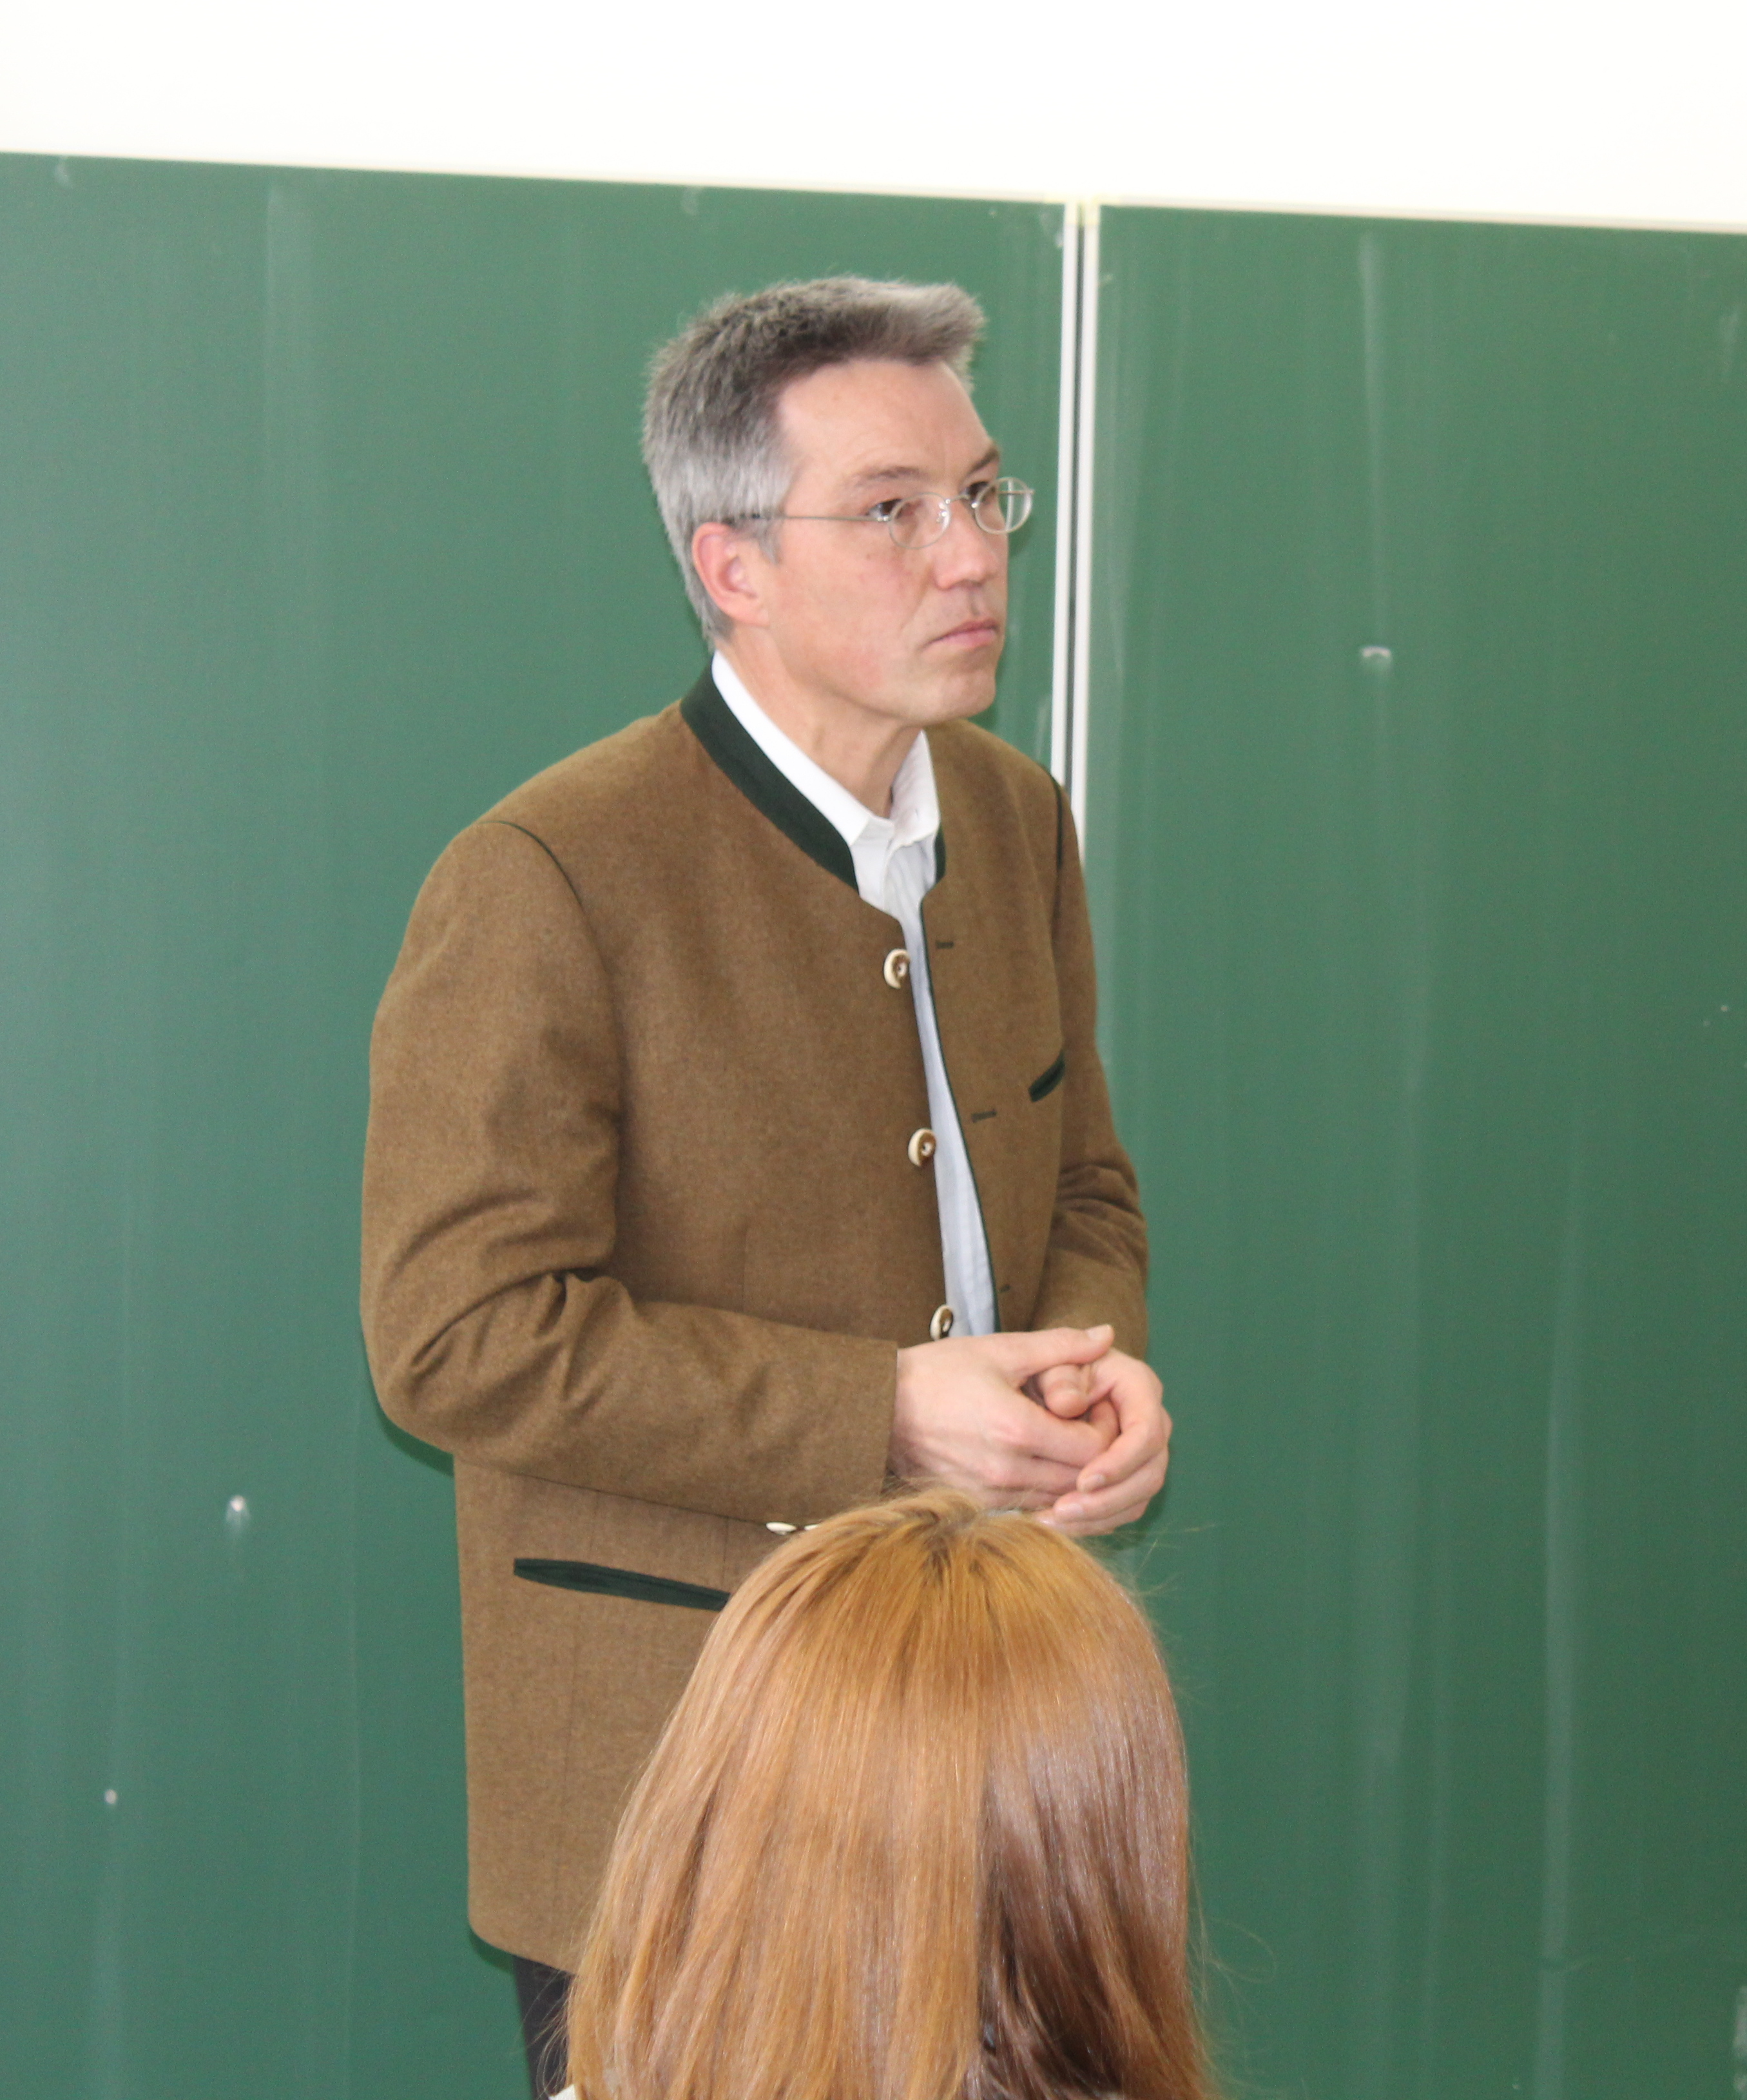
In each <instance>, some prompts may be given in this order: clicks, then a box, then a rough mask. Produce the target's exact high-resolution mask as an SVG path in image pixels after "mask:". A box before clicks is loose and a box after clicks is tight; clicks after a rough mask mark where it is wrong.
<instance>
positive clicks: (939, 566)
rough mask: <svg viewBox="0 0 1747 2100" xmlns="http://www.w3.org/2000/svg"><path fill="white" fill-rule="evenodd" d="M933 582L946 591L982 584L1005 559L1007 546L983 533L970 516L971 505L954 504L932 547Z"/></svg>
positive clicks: (997, 538)
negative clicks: (947, 589) (960, 585)
mask: <svg viewBox="0 0 1747 2100" xmlns="http://www.w3.org/2000/svg"><path fill="white" fill-rule="evenodd" d="M931 552H932V553H933V555H934V558H935V560H934V573H935V582H936V583H938V584H939V585H941V586H942V588H943V589H944V588H945V587H946V586H948V585H953V584H967V583H984V582H986V581H987V580H988V578H989V577H991V576H993V575H994V574H995V573H996V571H997V570H998V569H999V568H1000V567H1001V564H1002V563H1003V562H1005V561H1006V558H1007V543H1006V540H1003V539H1001V538H999V537H998V536H997V535H996V534H994V533H992V532H984V530H983V528H982V527H981V526H980V525H979V524H978V523H977V521H976V520H975V518H973V517H972V516H971V514H970V505H969V504H968V503H966V502H964V501H957V502H955V503H954V504H953V507H952V509H951V510H949V511H948V514H947V525H946V530H945V532H943V533H942V534H941V536H940V538H939V539H938V540H935V543H934V546H933V548H932V549H931Z"/></svg>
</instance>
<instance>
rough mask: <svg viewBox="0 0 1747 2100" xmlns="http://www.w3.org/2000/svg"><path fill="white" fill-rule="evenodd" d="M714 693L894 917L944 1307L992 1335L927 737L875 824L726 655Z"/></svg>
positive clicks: (865, 889) (957, 1323)
mask: <svg viewBox="0 0 1747 2100" xmlns="http://www.w3.org/2000/svg"><path fill="white" fill-rule="evenodd" d="M711 673H712V675H713V676H714V677H715V685H716V690H717V691H718V692H719V694H720V695H722V698H723V699H724V700H725V701H726V702H727V703H728V707H729V708H730V709H731V710H732V711H733V716H734V718H735V720H736V721H737V722H738V723H739V724H740V726H741V728H742V729H743V730H745V731H746V734H747V735H748V736H750V738H751V739H752V740H753V742H754V743H755V744H757V746H758V747H759V750H760V751H762V752H763V754H764V756H765V757H767V758H768V760H769V761H770V762H771V764H772V765H774V766H775V767H776V768H777V771H778V772H779V773H781V774H782V775H783V777H784V778H785V779H786V780H788V781H789V782H790V784H791V785H792V786H794V787H798V788H799V790H800V792H802V794H803V795H804V796H806V797H807V801H809V802H811V803H812V805H813V807H814V808H815V809H816V810H817V811H818V812H819V814H820V815H821V816H822V817H824V818H825V819H826V821H827V822H828V823H830V824H831V825H832V826H834V828H835V829H836V830H838V832H841V833H842V834H843V842H844V844H845V845H847V847H848V848H849V853H850V858H851V860H852V861H853V862H855V868H856V888H857V889H859V890H860V893H861V897H862V901H863V902H865V903H868V904H871V905H873V906H874V907H876V908H877V909H878V910H879V911H886V912H889V913H890V914H891V916H892V917H893V918H894V919H896V920H897V922H898V924H899V925H900V927H902V928H903V929H904V946H905V948H906V949H907V950H908V951H909V958H910V990H911V991H912V993H913V995H914V997H915V1001H916V1030H917V1034H918V1036H919V1037H920V1038H921V1040H922V1070H923V1072H924V1074H926V1078H927V1081H928V1120H929V1123H930V1125H931V1127H932V1129H933V1131H934V1135H935V1155H934V1192H935V1202H936V1203H937V1204H938V1205H939V1207H940V1248H941V1252H942V1254H943V1255H944V1258H945V1264H946V1302H947V1304H948V1305H950V1306H951V1307H952V1308H953V1333H954V1334H955V1335H992V1334H993V1333H994V1332H995V1328H996V1320H995V1280H994V1275H993V1273H992V1270H991V1269H990V1268H989V1260H988V1234H987V1233H985V1232H984V1229H983V1209H982V1206H981V1205H980V1204H979V1202H978V1201H977V1185H976V1182H975V1179H974V1178H973V1176H972V1175H971V1171H970V1154H968V1153H967V1152H966V1149H965V1134H964V1131H963V1129H962V1127H961V1126H960V1123H959V1120H958V1110H957V1107H956V1106H955V1105H954V1103H953V1089H952V1087H951V1084H950V1083H949V1082H948V1079H947V1076H946V1060H945V1058H944V1057H943V1056H942V1055H941V1052H940V1024H939V1022H938V1021H936V1020H935V1011H934V987H933V985H932V983H931V981H930V978H929V974H928V942H927V937H926V934H925V933H924V932H923V929H922V899H923V898H925V897H926V895H927V894H928V893H929V891H930V890H931V889H933V887H934V879H935V839H936V837H937V836H938V835H939V833H940V800H939V798H938V796H936V794H935V784H934V760H933V758H932V757H931V755H930V752H929V750H928V739H927V736H926V733H922V734H919V735H918V737H917V739H916V741H915V743H913V744H912V745H911V746H910V748H909V751H908V752H906V754H905V756H904V763H903V764H902V765H900V767H899V768H898V775H897V778H896V779H895V780H894V781H893V782H892V783H891V815H890V816H889V817H877V816H875V815H874V814H873V811H872V810H870V809H869V808H868V806H867V805H866V804H865V802H859V801H856V797H855V796H853V795H851V793H850V792H849V790H848V789H847V787H844V786H843V783H842V782H841V781H839V780H834V779H832V777H831V775H830V774H829V773H827V772H826V771H825V768H824V767H823V766H822V765H817V764H816V763H815V761H813V760H812V759H811V758H809V757H807V753H806V752H804V751H803V750H802V749H801V748H800V746H799V744H798V743H796V742H795V741H794V739H793V738H792V737H790V736H788V735H785V734H784V732H783V731H782V730H780V729H778V728H777V725H776V723H775V722H773V721H772V720H771V718H770V717H769V716H768V714H766V713H765V712H764V710H763V708H761V707H760V706H759V704H758V702H757V701H756V700H755V699H753V697H752V695H751V694H750V693H749V692H748V691H747V690H746V685H745V682H743V681H742V680H741V677H740V676H739V674H738V673H737V672H736V670H735V669H734V667H733V664H730V663H729V662H728V659H727V658H726V657H725V656H724V655H722V654H721V652H720V651H717V652H716V656H715V662H714V664H712V665H711Z"/></svg>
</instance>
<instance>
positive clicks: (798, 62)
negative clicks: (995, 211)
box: [0, 0, 1747, 227]
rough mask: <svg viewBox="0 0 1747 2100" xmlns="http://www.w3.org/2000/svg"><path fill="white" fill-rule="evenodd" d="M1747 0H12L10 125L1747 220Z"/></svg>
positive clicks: (723, 168) (367, 148)
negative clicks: (947, 1) (1049, 0)
mask: <svg viewBox="0 0 1747 2100" xmlns="http://www.w3.org/2000/svg"><path fill="white" fill-rule="evenodd" d="M1744 90H1747V0H1660V4H1656V3H1655V0H1635V4H1633V5H1631V6H1629V7H1628V6H1625V5H1622V4H1621V0H1438V4H1437V5H1435V6H1428V5H1424V4H1417V3H1416V0H1224V4H1220V0H1203V4H1201V5H1199V6H1198V7H1187V6H1185V5H1182V4H1181V0H1163V4H1153V5H1151V6H1134V5H1124V4H1122V0H1058V5H1056V6H1055V7H1048V8H1046V7H1043V6H1042V5H1041V4H1039V0H1007V4H1006V5H1005V6H1002V7H998V8H997V7H994V6H992V5H991V4H989V0H982V4H980V5H977V6H971V5H970V4H967V0H956V4H953V5H948V6H946V7H942V6H940V5H938V4H935V5H930V4H926V0H884V4H883V5H880V6H878V7H873V6H866V5H863V6H860V7H858V6H856V5H855V4H853V0H752V4H742V5H741V6H739V7H728V6H726V5H724V0H663V4H649V0H614V4H611V5H603V4H598V0H596V4H590V5H579V4H577V0H297V4H288V0H0V148H4V149H11V150H13V151H22V152H52V153H71V154H97V153H116V154H143V155H147V156H152V157H172V158H183V159H193V160H201V159H211V160H244V161H297V162H313V163H317V164H328V165H350V166H369V167H405V168H437V169H460V170H484V171H496V172H503V173H517V174H562V175H594V176H614V177H634V178H654V179H682V180H692V181H699V182H706V183H721V182H750V183H779V184H796V185H812V184H825V185H829V186H842V187H847V188H899V189H920V190H947V191H955V190H956V191H970V192H988V193H1001V194H1013V193H1019V194H1037V195H1047V196H1068V195H1075V196H1103V197H1128V198H1135V199H1146V200H1152V201H1202V202H1228V203H1241V204H1252V205H1255V204H1278V205H1300V206H1308V207H1313V208H1314V207H1330V208H1335V209H1358V210H1386V211H1409V212H1432V213H1456V214H1464V215H1472V216H1493V215H1502V216H1510V217H1538V218H1587V219H1599V220H1604V221H1620V222H1631V221H1648V222H1652V223H1670V224H1690V225H1718V226H1733V227H1747V91H1744Z"/></svg>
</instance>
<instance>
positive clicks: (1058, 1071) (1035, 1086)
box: [1027, 1050, 1067, 1101]
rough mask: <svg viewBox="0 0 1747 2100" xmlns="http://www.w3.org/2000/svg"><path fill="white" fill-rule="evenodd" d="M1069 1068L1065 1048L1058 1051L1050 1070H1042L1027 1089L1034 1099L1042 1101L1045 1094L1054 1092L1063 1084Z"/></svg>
mask: <svg viewBox="0 0 1747 2100" xmlns="http://www.w3.org/2000/svg"><path fill="white" fill-rule="evenodd" d="M1066 1072H1067V1051H1066V1050H1063V1051H1061V1052H1058V1055H1057V1057H1056V1061H1055V1062H1054V1064H1053V1065H1051V1066H1050V1069H1049V1070H1048V1071H1046V1072H1040V1073H1039V1074H1037V1076H1036V1079H1033V1080H1032V1083H1031V1085H1030V1087H1028V1090H1027V1091H1028V1092H1029V1093H1030V1095H1031V1097H1032V1100H1033V1101H1041V1100H1042V1099H1043V1097H1044V1096H1045V1094H1053V1093H1054V1092H1055V1090H1056V1088H1057V1087H1058V1086H1060V1085H1061V1083H1062V1079H1063V1074H1065V1073H1066Z"/></svg>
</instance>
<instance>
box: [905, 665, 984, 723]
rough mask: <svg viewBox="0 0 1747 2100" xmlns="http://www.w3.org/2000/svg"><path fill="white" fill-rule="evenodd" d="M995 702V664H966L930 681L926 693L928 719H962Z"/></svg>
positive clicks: (946, 720) (925, 716)
mask: <svg viewBox="0 0 1747 2100" xmlns="http://www.w3.org/2000/svg"><path fill="white" fill-rule="evenodd" d="M994 704H995V666H994V665H993V664H979V665H976V666H972V665H970V664H966V665H964V666H963V667H962V668H960V669H958V670H957V671H956V672H955V673H953V675H952V676H951V677H944V678H936V679H934V680H931V682H930V687H929V690H928V692H927V695H926V715H924V716H923V717H922V719H923V720H924V721H927V722H949V721H965V720H966V719H967V717H970V716H971V715H979V714H981V713H982V712H983V711H984V708H991V707H992V706H993V705H994Z"/></svg>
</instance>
